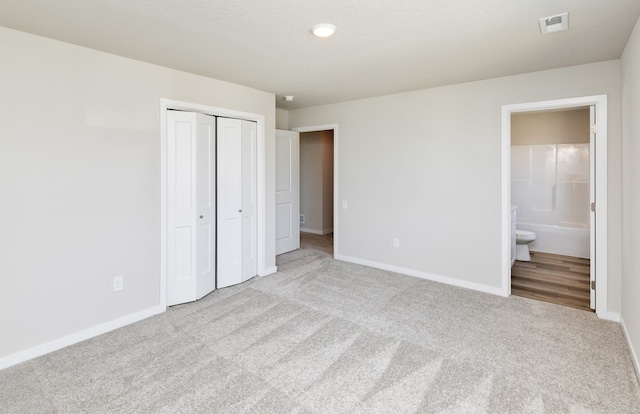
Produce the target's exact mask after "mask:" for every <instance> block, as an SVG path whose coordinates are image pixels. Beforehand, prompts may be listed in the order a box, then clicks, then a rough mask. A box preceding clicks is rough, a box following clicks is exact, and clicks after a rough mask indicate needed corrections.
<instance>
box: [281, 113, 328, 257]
mask: <svg viewBox="0 0 640 414" xmlns="http://www.w3.org/2000/svg"><path fill="white" fill-rule="evenodd" d="M291 130H292V131H296V132H299V133H303V132H318V131H333V257H334V258H335V257H338V241H339V237H338V235H339V234H340V230H339V229H340V226H339V223H340V215H339V214H338V205H339V199H338V193H339V192H338V182H339V181H338V171H339V168H338V154H339V152H338V143H339V139H338V124H325V125H313V126H306V127H298V128H291ZM301 139H302V138H301Z"/></svg>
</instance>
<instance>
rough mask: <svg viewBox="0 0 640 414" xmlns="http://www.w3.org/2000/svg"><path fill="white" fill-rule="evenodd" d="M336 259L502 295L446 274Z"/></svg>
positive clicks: (478, 284)
mask: <svg viewBox="0 0 640 414" xmlns="http://www.w3.org/2000/svg"><path fill="white" fill-rule="evenodd" d="M335 259H336V260H342V261H344V262H349V263H355V264H361V265H364V266H369V267H374V268H376V269H382V270H388V271H390V272H396V273H400V274H403V275H407V276H413V277H419V278H420V279H426V280H431V281H433V282H439V283H445V284H447V285H452V286H457V287H462V288H467V289H472V290H477V291H480V292H484V293H490V294H492V295H498V296H504V295H503V293H502V289H501V288H499V287H492V286H487V285H482V284H480V283H473V282H467V281H464V280H459V279H454V278H451V277H447V276H440V275H434V274H432V273H426V272H421V271H419V270H413V269H407V268H404V267H398V266H393V265H389V264H385V263H378V262H373V261H370V260H365V259H359V258H357V257H351V256H344V255H336V256H335Z"/></svg>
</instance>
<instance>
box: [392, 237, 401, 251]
mask: <svg viewBox="0 0 640 414" xmlns="http://www.w3.org/2000/svg"><path fill="white" fill-rule="evenodd" d="M393 247H395V248H396V249H399V248H400V239H399V238H397V237H394V238H393Z"/></svg>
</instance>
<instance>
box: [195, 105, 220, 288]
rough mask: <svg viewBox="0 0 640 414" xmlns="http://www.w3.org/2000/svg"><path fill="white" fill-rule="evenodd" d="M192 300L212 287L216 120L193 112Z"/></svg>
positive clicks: (214, 281) (213, 281) (214, 261)
mask: <svg viewBox="0 0 640 414" xmlns="http://www.w3.org/2000/svg"><path fill="white" fill-rule="evenodd" d="M196 124H197V128H196V137H197V138H196V139H197V143H196V216H197V218H196V223H197V224H196V275H197V276H196V299H200V298H202V297H203V296H205V295H207V294H208V293H211V292H212V291H213V290H214V289H215V288H216V273H215V272H216V267H215V264H216V255H215V252H216V248H215V242H216V240H215V236H216V229H215V223H216V221H215V218H216V209H215V200H216V184H215V173H216V169H215V165H216V119H215V117H213V116H211V115H203V114H196Z"/></svg>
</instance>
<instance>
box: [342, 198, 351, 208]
mask: <svg viewBox="0 0 640 414" xmlns="http://www.w3.org/2000/svg"><path fill="white" fill-rule="evenodd" d="M342 209H343V210H348V209H349V203H348V202H347V200H342Z"/></svg>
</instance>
